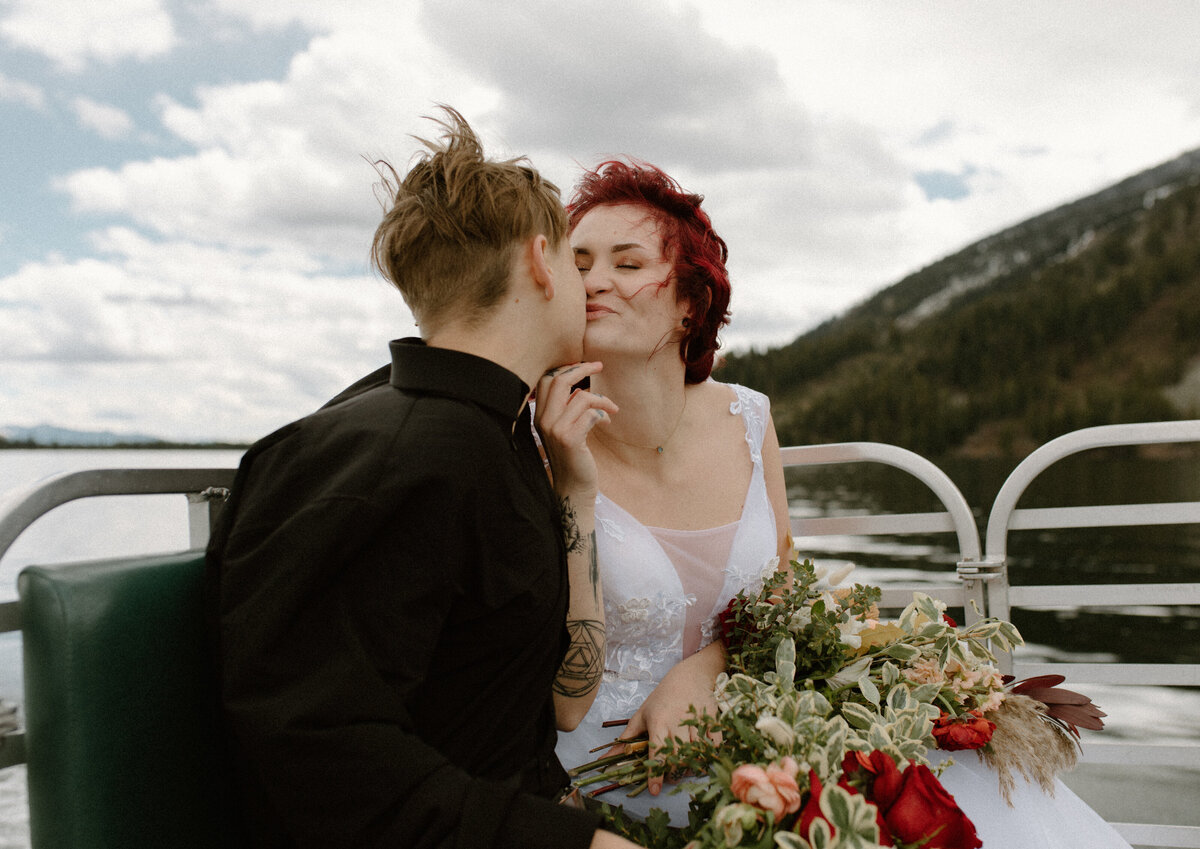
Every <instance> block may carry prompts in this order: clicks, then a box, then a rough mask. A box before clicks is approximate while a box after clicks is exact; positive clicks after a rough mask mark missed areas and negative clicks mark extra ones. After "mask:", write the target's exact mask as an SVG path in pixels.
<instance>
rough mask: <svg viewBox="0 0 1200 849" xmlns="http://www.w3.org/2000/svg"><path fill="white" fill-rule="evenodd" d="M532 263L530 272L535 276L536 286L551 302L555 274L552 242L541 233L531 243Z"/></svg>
mask: <svg viewBox="0 0 1200 849" xmlns="http://www.w3.org/2000/svg"><path fill="white" fill-rule="evenodd" d="M528 244H529V251H530V258H529V259H530V262H529V270H530V272H531V273H532V275H533V282H534V285H536V286H539V287H540V288H541V289H542V292H543V293H544V294H545V296H546V300H547V301H549V300H551V299H552V298H553V297H554V272H553V271H552V270H551V269H550V259H549V257H548V256H547V254H548V252H549V250H550V240H549V239H547V238H546V237H545V236H544V235H542V234H541V233H539V234H538V235H536V236H534V237H533V239H531V240H530V241H529V243H528Z"/></svg>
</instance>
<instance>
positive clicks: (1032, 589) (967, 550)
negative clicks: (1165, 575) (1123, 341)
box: [782, 421, 1200, 849]
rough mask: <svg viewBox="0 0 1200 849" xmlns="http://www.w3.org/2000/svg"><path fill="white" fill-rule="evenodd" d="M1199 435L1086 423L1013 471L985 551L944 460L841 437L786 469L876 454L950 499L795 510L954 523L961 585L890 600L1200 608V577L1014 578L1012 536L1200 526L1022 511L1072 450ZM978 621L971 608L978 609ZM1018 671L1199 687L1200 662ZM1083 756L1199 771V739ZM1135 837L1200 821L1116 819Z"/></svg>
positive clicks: (1125, 511) (1079, 511)
mask: <svg viewBox="0 0 1200 849" xmlns="http://www.w3.org/2000/svg"><path fill="white" fill-rule="evenodd" d="M1173 442H1200V421H1177V422H1154V423H1149V424H1131V425H1111V426H1105V427H1098V428H1087V429H1085V430H1081V431H1076V432H1074V433H1069V434H1066V435H1065V436H1062V437H1059V438H1058V439H1055V440H1052V441H1051V442H1048V443H1046V445H1044V446H1042V447H1041V448H1039V449H1038V450H1036V451H1034V452H1033V453H1032V454H1030V455H1029V457H1027V458H1026V459H1025V460H1024V461H1023V462H1022V463H1020V464H1019V465H1018V466H1017V468H1016V469H1015V470H1014V471H1013V472H1012V474H1010V475H1009V477H1008V479H1007V480H1006V481H1005V483H1004V485H1003V486H1002V487H1001V489H1000V492H999V493H998V494H997V496H996V500H995V502H994V503H993V506H992V510H991V513H990V516H989V519H988V524H987V536H986V545H985V547H984V554H983V555H982V556H981V555H980V550H979V537H978V534H977V531H976V528H975V523H974V519H973V518H972V515H971V511H970V508H969V507H968V505H967V503H966V501H965V499H964V498H963V496H962V494H961V492H960V491H959V490H958V488H957V487H956V486H955V485H954V484H953V482H952V481H950V479H949V478H948V477H947V476H946V475H945V474H944V473H943V472H942V471H941V470H940V469H938V468H937V467H936V466H934V465H933V464H932V463H929V461H927V460H925V459H924V458H923V457H920V456H919V455H917V454H913V453H912V452H908V451H905V450H904V449H900V448H897V447H895V446H891V445H881V444H877V443H840V444H834V445H817V446H804V447H791V448H783V449H782V455H783V462H784V466H785V467H789V466H810V465H830V464H843V463H859V462H877V463H884V464H887V465H890V466H894V467H896V468H899V469H902V470H904V471H906V472H908V473H909V474H911V475H913V476H914V477H916V478H917V479H919V480H921V481H923V482H924V483H926V485H928V486H929V488H930V489H931V490H932V491H933V492H934V494H935V495H937V497H938V498H939V499H940V500H941V502H942V504H943V505H944V506H945V507H946V510H945V512H941V513H919V514H914V513H910V514H896V515H884V516H879V515H875V516H850V517H836V518H795V517H794V518H792V520H791V529H792V534H793V536H794V537H796V538H797V539H798V540H801V542H802V538H803V537H805V536H823V535H832V534H862V535H903V534H916V533H933V532H953V533H955V534H956V536H957V538H958V543H959V550H960V561H959V563H958V570H957V578H958V579H959V581H961V582H962V583H961V584H960V585H957V586H956V585H937V586H933V587H930V586H925V585H922V586H920V587H915V586H906V587H897V588H895V589H891V590H888V591H886V592H885V596H884V603H885V605H887V606H893V605H899V604H903V603H905V600H906V599H907V600H911V597H912V595H911V593H912V590H913V589H920V590H921V591H923V592H927V593H928V594H929V595H933V596H935V597H938V598H941V599H942V600H944V601H946V602H947V603H954V604H963V603H964V602H967V603H969V601H970V600H972V599H973V600H974V601H975V603H976V604H978V605H979V606H980V608H981V610H982V611H983V612H984V615H987V616H996V617H999V618H1003V619H1009V618H1010V617H1011V612H1012V608H1013V607H1023V608H1039V607H1041V608H1051V607H1061V606H1069V607H1079V606H1089V607H1090V606H1111V607H1122V606H1129V605H1165V606H1176V605H1200V583H1188V584H1178V583H1172V584H1166V583H1162V584H1132V585H1127V584H1099V585H1085V586H1050V585H1043V586H1018V587H1014V586H1011V585H1010V583H1009V580H1008V565H1007V560H1006V559H1007V545H1008V534H1009V533H1010V532H1012V531H1022V530H1030V529H1051V528H1053V529H1060V528H1092V527H1116V526H1139V525H1176V524H1189V523H1200V501H1192V502H1174V503H1165V504H1119V505H1100V506H1088V507H1052V508H1040V509H1017V503H1018V502H1019V500H1020V498H1021V495H1022V494H1023V493H1024V492H1025V490H1026V489H1027V488H1028V486H1029V484H1030V483H1031V482H1032V481H1033V480H1034V479H1035V478H1036V477H1037V476H1038V475H1040V474H1041V473H1042V472H1043V471H1045V470H1046V469H1047V468H1049V467H1050V466H1051V465H1053V464H1054V463H1056V462H1058V461H1059V460H1062V459H1063V458H1065V457H1068V456H1071V455H1073V454H1077V453H1079V452H1081V451H1087V450H1090V449H1095V448H1104V447H1113V446H1122V445H1148V444H1162V443H1173ZM967 610H968V614H967V615H968V618H970V617H971V613H970V608H969V607H968V608H967ZM1002 663H1004V664H1005V665H1006V666H1007V667H1008V668H1007V670H1006V671H1012V672H1013V673H1014V674H1016V675H1017V677H1019V678H1026V677H1030V676H1033V675H1042V674H1049V673H1060V674H1063V675H1066V676H1067V677H1068V679H1069V680H1070V681H1072V682H1080V683H1093V684H1119V685H1130V686H1138V685H1141V686H1182V687H1200V664H1169V663H1166V664H1164V663H1032V662H1022V661H1019V660H1018V661H1017V662H1016V663H1012V661H1011V659H1009V658H1007V657H1002ZM1083 760H1084V761H1086V762H1088V763H1096V764H1121V765H1158V766H1162V767H1177V768H1181V769H1190V770H1195V769H1197V767H1198V766H1200V743H1184V744H1170V745H1163V744H1147V743H1135V742H1122V741H1116V742H1110V741H1091V740H1089V742H1088V745H1087V747H1086V748H1085V750H1084V756H1083ZM1113 825H1114V827H1115V828H1116V829H1117V830H1118V831H1119V832H1120V833H1121V834H1122V836H1124V837H1125V839H1126V840H1128V841H1130V843H1132V844H1134V845H1141V846H1170V847H1186V849H1200V827H1198V826H1176V825H1159V824H1148V823H1128V822H1117V823H1113Z"/></svg>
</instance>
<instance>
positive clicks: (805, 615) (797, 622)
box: [787, 605, 812, 634]
mask: <svg viewBox="0 0 1200 849" xmlns="http://www.w3.org/2000/svg"><path fill="white" fill-rule="evenodd" d="M810 622H812V609H811V608H809V607H808V605H805V606H804V607H801V608H800V609H799V610H797V611H796V612H795V613H793V614H792V615H791V618H789V619H788V624H787V628H788V630H789V631H791V632H792V633H793V634H799V633H800V632H801V631H802V630H804V629H805V628H806V627H808V624H809V623H810Z"/></svg>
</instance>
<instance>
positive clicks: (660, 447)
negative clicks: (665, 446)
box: [658, 445, 662, 454]
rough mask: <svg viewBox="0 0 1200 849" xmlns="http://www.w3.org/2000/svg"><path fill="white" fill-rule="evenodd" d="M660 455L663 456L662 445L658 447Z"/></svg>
mask: <svg viewBox="0 0 1200 849" xmlns="http://www.w3.org/2000/svg"><path fill="white" fill-rule="evenodd" d="M658 453H659V454H661V453H662V446H661V445H660V446H658Z"/></svg>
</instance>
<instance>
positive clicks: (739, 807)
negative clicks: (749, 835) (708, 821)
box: [713, 802, 758, 846]
mask: <svg viewBox="0 0 1200 849" xmlns="http://www.w3.org/2000/svg"><path fill="white" fill-rule="evenodd" d="M757 822H758V811H757V810H756V809H755V808H753V807H751V806H750V805H747V804H746V803H744V802H735V803H733V804H730V805H726V806H725V807H723V808H721V809H720V810H718V811H717V812H716V814H714V815H713V825H714V826H716V827H717V828H718V829H720V831H721V832H722V833H723V834H724V836H725V845H726V846H737V845H738V844H739V843H741V842H742V835H743V834H744V833H745V830H746V829H748V828H753V827H754V825H755V823H757Z"/></svg>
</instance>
